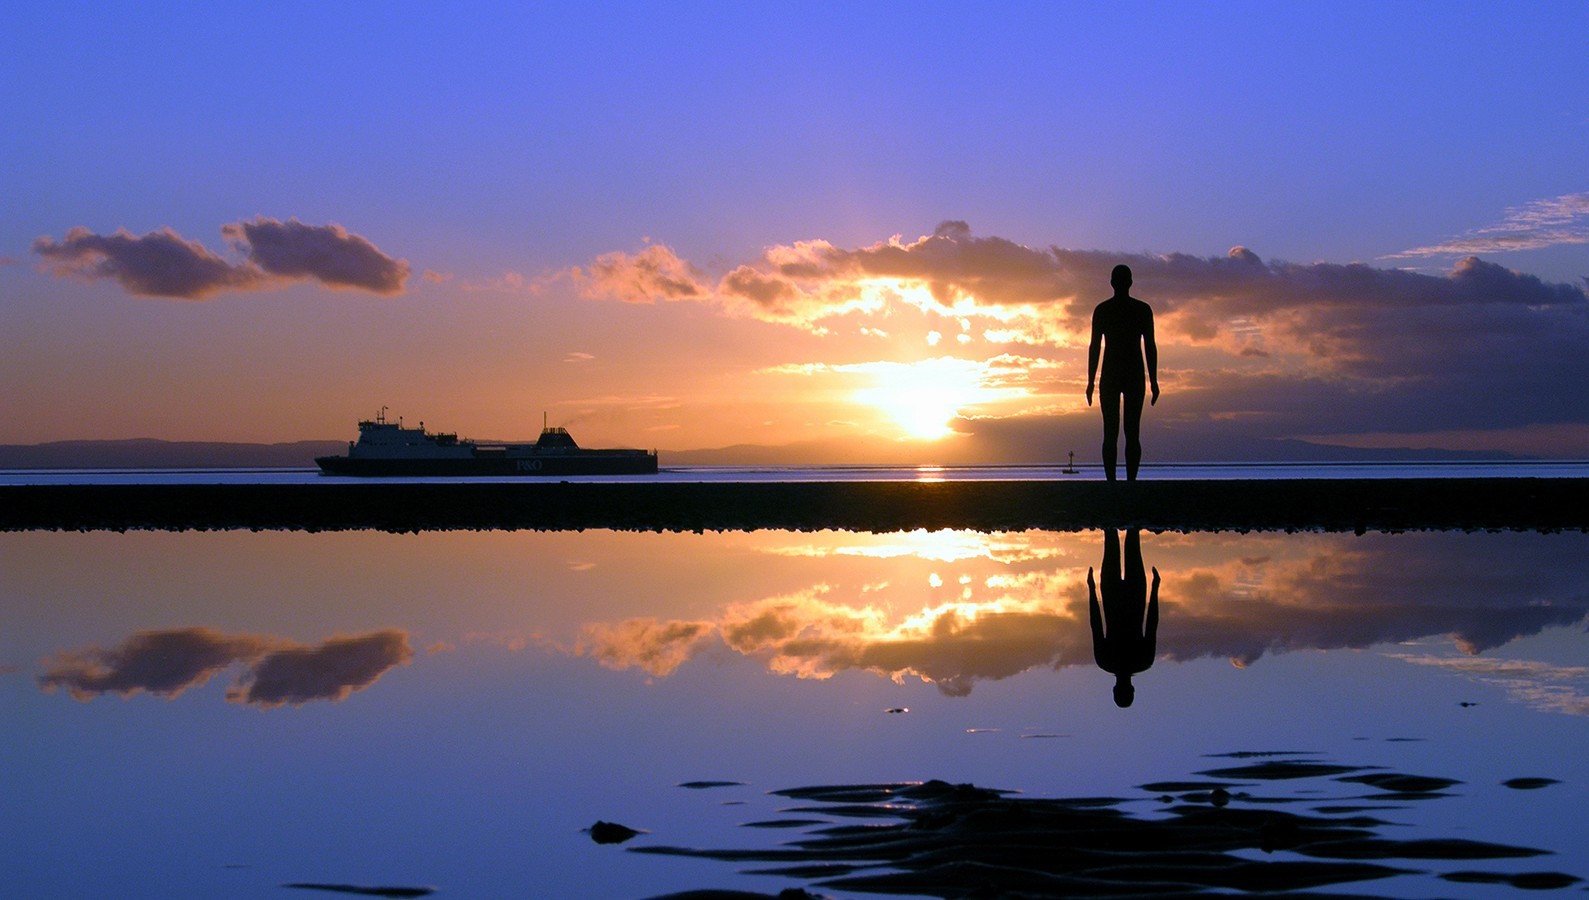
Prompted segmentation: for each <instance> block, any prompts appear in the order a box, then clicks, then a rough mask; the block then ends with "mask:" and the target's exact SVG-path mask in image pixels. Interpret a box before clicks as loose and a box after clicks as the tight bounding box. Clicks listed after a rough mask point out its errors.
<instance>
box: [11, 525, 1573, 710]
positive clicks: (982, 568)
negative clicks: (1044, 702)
mask: <svg viewBox="0 0 1589 900" xmlns="http://www.w3.org/2000/svg"><path fill="white" fill-rule="evenodd" d="M1100 537H1101V538H1102V542H1103V545H1104V549H1103V552H1102V561H1101V564H1100V565H1096V566H1095V565H1094V561H1096V560H1098V559H1099V556H1098V553H1099V551H1098V549H1097V547H1098V541H1099V538H1100ZM28 540H40V541H43V540H55V539H48V538H42V537H38V536H31V537H30V538H28ZM80 540H83V541H85V542H86V541H90V540H92V541H93V542H95V543H97V542H99V540H100V539H98V538H96V539H87V538H83V539H80ZM104 540H106V541H112V542H113V541H114V540H115V538H105V539H104ZM120 540H122V541H132V542H135V543H136V542H140V541H148V542H151V543H154V544H157V545H161V546H163V547H164V548H165V550H164V552H166V553H167V554H168V555H169V557H170V558H169V559H165V560H163V561H162V562H161V563H160V564H161V565H163V566H164V567H165V568H166V569H167V570H168V571H172V572H187V571H195V572H200V571H202V572H204V573H205V577H206V578H207V579H209V582H208V583H210V584H214V585H222V584H224V585H226V586H227V587H228V589H231V590H234V591H236V593H237V596H236V597H235V598H234V600H232V601H230V602H217V601H213V600H212V599H211V598H210V597H209V596H205V595H202V594H200V593H198V591H197V590H194V591H190V592H184V591H182V590H175V589H173V588H174V586H176V587H179V586H180V585H181V584H182V582H181V581H180V580H175V579H168V580H167V581H166V582H165V583H163V584H162V585H161V586H160V587H162V588H164V589H165V590H166V593H167V594H171V595H172V596H173V598H174V599H168V598H167V597H166V596H164V595H162V596H160V597H158V598H155V597H144V598H137V597H134V598H131V599H129V600H127V601H126V602H121V601H118V602H116V603H110V602H105V601H101V600H100V599H99V597H97V596H96V591H95V589H94V588H93V582H92V581H88V582H85V581H84V579H85V578H86V579H93V578H101V579H103V581H104V582H105V584H104V586H103V587H101V588H100V589H99V590H98V592H102V593H103V595H104V597H105V598H111V597H117V596H120V594H118V591H122V590H125V586H124V585H123V584H121V583H119V582H118V581H117V576H116V575H115V573H116V572H119V571H121V568H120V562H119V557H120V555H122V551H123V550H124V549H125V548H123V547H120V546H118V547H115V548H112V549H113V550H114V551H115V552H110V553H109V554H108V555H107V556H106V562H105V564H104V565H101V566H96V565H93V564H92V562H91V559H92V554H89V555H88V557H85V561H86V564H85V565H82V566H76V567H73V566H71V565H70V564H68V563H67V562H65V561H61V560H63V557H61V555H59V554H49V553H31V554H21V555H18V556H17V557H16V560H17V562H18V564H17V565H15V566H10V564H9V563H8V572H14V573H15V575H16V577H17V578H18V583H19V585H21V586H25V590H24V589H23V588H22V587H19V589H18V590H17V591H14V592H12V593H10V594H7V595H6V596H5V598H4V600H5V602H6V603H7V604H10V605H11V607H12V608H13V609H14V610H16V611H15V612H14V613H11V614H9V615H8V621H14V622H16V623H18V624H19V625H21V626H23V627H21V628H20V629H17V630H14V631H13V632H12V636H11V639H10V641H9V642H8V648H7V650H6V653H7V656H8V657H9V658H7V659H0V664H8V665H12V666H14V665H15V664H16V663H17V662H19V661H20V659H19V658H18V657H17V656H15V655H12V654H15V653H17V652H18V650H17V648H19V647H21V646H22V645H23V643H33V642H36V641H37V640H38V639H43V640H47V641H49V643H48V644H46V645H45V647H43V648H41V650H36V651H34V652H33V653H31V654H28V655H32V656H33V658H35V659H38V658H40V657H41V656H42V657H43V659H42V662H41V663H40V666H41V669H40V670H37V671H36V672H35V673H34V674H35V677H36V678H37V682H38V683H39V684H40V685H41V686H42V687H44V688H45V689H46V690H56V689H60V690H64V691H66V692H68V693H70V694H71V695H72V696H74V697H77V698H79V699H89V698H92V697H95V696H98V695H100V694H103V693H115V694H120V695H123V696H129V695H133V694H137V693H140V692H144V693H149V694H153V695H157V696H162V697H175V696H178V695H180V694H182V693H183V692H185V691H187V690H189V689H191V688H193V687H196V686H199V685H202V684H205V683H206V682H207V681H209V680H210V679H212V678H213V677H215V676H216V675H217V674H218V673H221V672H223V671H226V670H228V669H232V668H234V667H235V668H236V669H237V670H238V671H239V674H238V675H237V677H236V679H235V681H234V683H233V684H232V685H231V686H230V688H229V690H228V691H227V697H228V698H229V699H231V700H232V701H234V702H238V703H244V704H250V705H255V706H261V707H270V706H277V705H283V704H287V705H296V704H302V703H306V702H309V701H313V700H322V699H325V700H340V699H342V698H345V697H347V696H348V695H349V694H350V693H352V692H354V691H357V690H361V689H364V688H367V687H369V686H371V685H373V684H374V683H375V682H376V681H377V680H378V679H380V678H382V677H383V676H384V675H385V674H386V673H387V672H389V671H390V670H392V669H393V668H394V667H397V666H401V665H405V664H407V663H409V662H410V661H412V660H413V659H414V658H415V656H416V651H415V650H414V649H413V648H423V649H422V650H421V651H420V654H421V655H422V656H423V657H426V658H428V657H432V656H434V655H436V654H441V653H459V654H466V655H479V654H481V653H485V652H488V649H489V648H500V649H505V650H510V651H515V652H518V651H526V650H528V651H530V652H532V653H548V652H550V653H552V654H555V655H565V656H574V657H584V658H588V659H592V660H595V661H596V662H598V663H600V664H601V665H603V666H605V667H607V668H610V669H617V670H637V671H639V672H642V673H644V674H645V675H648V676H651V677H655V678H661V677H668V676H671V675H673V674H675V673H676V672H677V671H678V670H679V669H680V668H681V667H683V666H685V665H687V664H689V663H690V662H691V661H692V660H695V659H697V658H700V657H702V656H707V657H716V658H718V659H724V658H730V659H731V658H745V659H749V660H753V661H755V662H756V663H757V664H759V665H760V666H761V667H763V668H764V669H765V670H766V671H768V672H771V673H775V674H779V675H786V676H794V677H797V678H804V679H826V678H830V677H832V676H834V675H836V674H839V673H841V672H846V671H863V672H870V673H874V674H877V675H881V676H884V677H886V678H889V679H892V680H893V681H895V682H901V683H902V682H905V681H907V680H911V679H919V680H921V681H924V682H927V683H930V684H932V685H933V686H934V687H935V688H936V689H937V690H938V691H940V692H941V693H943V694H945V695H949V696H965V695H967V694H969V693H971V692H972V690H973V689H974V687H975V686H976V684H977V683H978V682H983V681H996V680H1001V679H1007V678H1010V677H1012V676H1014V675H1017V674H1019V673H1021V672H1025V671H1028V670H1033V669H1065V668H1069V667H1076V666H1094V665H1096V666H1097V667H1098V668H1101V669H1103V670H1104V671H1106V672H1109V673H1111V674H1113V675H1115V676H1116V679H1117V680H1116V689H1115V691H1114V696H1115V700H1116V702H1117V703H1118V704H1119V705H1121V706H1125V705H1129V704H1130V703H1131V702H1132V700H1133V697H1134V685H1133V682H1132V677H1133V676H1135V675H1137V674H1139V673H1141V672H1143V671H1145V670H1147V669H1148V668H1149V667H1150V666H1152V665H1153V664H1154V661H1155V660H1156V659H1157V660H1170V661H1189V660H1195V659H1202V658H1210V657H1213V658H1227V659H1229V660H1230V661H1231V663H1232V664H1234V665H1235V666H1237V667H1238V668H1245V667H1247V666H1249V665H1252V664H1254V663H1256V662H1257V661H1258V660H1260V659H1262V658H1263V657H1264V656H1266V655H1268V654H1273V653H1283V652H1288V651H1293V650H1304V649H1324V650H1328V649H1337V648H1352V649H1361V648H1367V647H1372V646H1375V645H1379V644H1387V643H1398V642H1409V641H1417V640H1421V639H1426V638H1436V637H1442V636H1449V638H1450V641H1451V645H1452V649H1453V650H1454V651H1455V654H1452V653H1451V652H1449V651H1448V652H1447V653H1446V654H1445V655H1442V654H1440V653H1433V652H1430V651H1431V650H1432V649H1438V648H1425V649H1424V650H1420V651H1419V652H1402V653H1401V654H1400V657H1401V658H1403V659H1405V660H1406V661H1407V662H1409V663H1420V664H1427V665H1430V666H1434V667H1438V668H1440V669H1444V670H1448V671H1454V672H1460V673H1465V674H1469V675H1472V676H1473V677H1480V678H1488V679H1490V680H1492V681H1498V680H1505V681H1506V682H1507V684H1508V685H1510V687H1509V690H1512V693H1513V695H1514V696H1517V697H1519V698H1520V699H1525V700H1527V701H1528V702H1530V703H1531V704H1532V705H1535V706H1541V707H1549V708H1554V709H1560V710H1563V711H1582V708H1581V703H1580V700H1581V697H1582V695H1583V694H1582V691H1581V690H1579V688H1578V687H1577V684H1578V682H1579V681H1581V680H1583V679H1582V678H1580V677H1579V676H1580V673H1579V672H1578V670H1577V669H1575V668H1572V667H1567V668H1565V669H1563V668H1561V667H1556V668H1550V669H1541V668H1539V667H1537V666H1535V667H1532V668H1528V670H1527V671H1526V672H1524V671H1522V670H1519V669H1518V668H1517V667H1516V666H1512V667H1510V668H1506V667H1505V666H1504V662H1505V661H1498V660H1491V659H1484V658H1480V657H1479V656H1478V655H1479V654H1482V653H1485V652H1486V651H1489V650H1492V649H1494V648H1496V647H1499V646H1501V645H1503V644H1506V643H1508V642H1510V641H1512V640H1515V639H1517V638H1519V637H1523V636H1526V635H1531V634H1535V633H1538V632H1539V631H1541V630H1542V629H1545V628H1547V627H1550V626H1561V625H1570V624H1573V623H1577V622H1580V621H1582V620H1584V619H1585V617H1586V615H1589V562H1586V561H1585V559H1584V556H1583V555H1582V554H1576V553H1565V554H1564V553H1563V552H1562V548H1563V547H1564V546H1566V545H1567V544H1569V543H1570V544H1571V545H1572V546H1573V547H1578V546H1580V543H1579V542H1577V540H1576V539H1575V538H1573V537H1572V536H1560V537H1557V538H1548V539H1546V538H1541V536H1537V535H1462V534H1433V535H1401V536H1395V535H1369V536H1365V537H1352V536H1347V535H1333V534H1301V535H1273V534H1271V535H1242V536H1235V535H1220V534H1194V535H1182V534H1158V535H1153V534H1150V535H1147V536H1144V535H1142V534H1141V532H1140V531H1137V530H1134V529H1133V530H1127V532H1126V534H1125V535H1124V541H1123V544H1122V542H1121V536H1120V535H1119V534H1118V533H1117V532H1113V531H1111V532H1106V533H1102V534H1100V533H1097V532H1094V533H1092V534H1071V533H1051V532H1013V533H993V534H987V533H979V532H969V531H938V532H925V531H918V532H905V533H896V534H881V535H873V534H853V533H845V532H818V533H812V534H795V533H788V532H759V533H752V534H732V535H728V534H724V535H708V536H693V535H633V534H621V533H611V532H606V533H600V532H598V533H587V534H583V535H502V534H496V535H479V536H462V535H445V536H440V535H438V536H425V537H423V538H407V539H404V538H393V537H390V536H380V535H334V536H333V535H321V536H287V535H277V536H271V537H269V538H254V539H253V542H250V538H249V536H246V535H243V536H237V535H215V536H198V535H187V536H177V535H164V536H143V537H139V538H132V537H123V538H121V539H120ZM311 541H313V542H314V543H310V542H311ZM394 541H403V542H404V546H403V547H402V548H401V552H395V548H390V547H373V546H364V545H367V544H386V543H391V542H394ZM1144 543H1147V544H1149V545H1150V546H1149V547H1148V548H1146V549H1147V550H1148V551H1149V552H1148V554H1147V555H1148V556H1150V557H1151V558H1152V559H1153V560H1154V562H1155V563H1156V565H1154V566H1153V567H1151V569H1150V568H1149V567H1148V566H1146V564H1145V563H1144V548H1143V546H1142V545H1143V544H1144ZM299 544H302V545H303V549H301V550H300V549H295V548H297V547H298V545H299ZM218 547H219V548H221V549H220V552H216V548H218ZM311 550H313V551H314V552H315V553H319V554H324V556H323V557H319V556H311V555H310V551H311ZM178 551H180V552H178ZM371 556H382V557H383V558H387V559H391V560H393V561H394V562H393V564H392V565H393V571H392V572H391V573H387V574H382V575H379V576H376V577H375V578H374V579H373V580H372V577H371V575H370V573H369V572H368V571H366V570H360V569H359V568H358V567H357V566H352V565H348V564H345V563H342V562H340V561H341V560H343V559H356V558H369V557H371ZM294 558H297V559H298V567H297V569H296V571H297V572H298V573H299V574H300V575H301V576H302V580H303V582H304V583H305V584H306V585H307V586H306V587H305V588H304V591H305V596H304V597H303V598H300V599H299V601H298V602H296V603H294V604H292V606H291V609H290V610H286V609H283V607H282V604H280V603H279V602H276V599H275V594H274V592H278V591H279V590H280V585H279V584H273V583H272V582H271V581H270V580H269V578H268V571H269V570H271V569H273V568H274V567H278V566H280V565H281V564H282V562H281V561H282V560H289V559H294ZM51 560H58V561H60V562H58V563H57V562H51ZM1161 567H1162V569H1163V572H1164V575H1163V576H1162V577H1161V576H1160V569H1161ZM57 568H58V569H59V571H56V569H57ZM211 570H213V571H211ZM1150 571H1151V573H1152V578H1151V582H1150V581H1149V578H1148V573H1149V572H1150ZM1089 582H1090V583H1089ZM1161 583H1162V586H1163V596H1162V597H1161V596H1160V585H1161ZM186 593H192V594H193V596H191V597H188V596H186ZM438 595H445V596H448V597H449V598H450V599H449V603H448V604H445V605H438V604H434V603H432V602H430V601H429V600H428V598H430V597H434V596H438ZM29 596H36V597H39V598H41V600H48V598H51V597H57V598H60V599H58V600H57V601H56V602H57V603H79V604H82V605H85V606H86V607H88V608H90V609H95V610H97V611H98V612H97V613H96V614H95V615H93V616H90V617H80V618H77V619H69V620H63V621H64V622H65V623H67V624H71V625H78V624H79V623H80V622H89V621H92V622H96V623H99V624H98V625H97V627H96V628H95V629H94V630H93V631H87V630H86V629H84V628H81V627H79V631H78V632H77V635H78V636H77V637H76V639H75V640H74V639H71V638H68V639H64V640H63V639H61V638H60V636H59V635H57V632H58V630H59V628H60V625H59V624H57V623H56V621H55V620H54V619H52V618H51V613H50V611H49V610H50V607H49V606H48V605H41V606H40V607H39V608H38V610H36V611H33V610H31V609H30V608H29V607H28V606H27V601H25V600H24V598H26V597H29ZM324 596H343V597H349V596H353V597H362V598H364V600H363V601H360V602H355V603H343V604H323V603H320V602H319V601H318V600H317V599H316V598H318V597H324ZM375 597H380V598H382V599H381V600H380V601H375V600H373V599H372V598H375ZM1083 598H1086V599H1085V600H1084V599H1083ZM173 604H174V605H175V606H176V607H180V608H191V609H193V610H201V611H202V612H197V613H194V614H193V615H192V617H191V618H187V620H186V622H184V621H183V619H182V618H181V617H176V621H175V622H174V623H173V624H174V625H175V626H177V627H169V628H164V629H156V630H150V629H148V628H147V624H148V623H147V620H145V621H141V622H140V621H137V620H136V619H137V617H138V616H140V615H142V614H141V613H140V612H139V610H140V609H141V608H145V607H147V608H161V609H167V608H171V607H173ZM311 610H313V611H311ZM278 611H280V612H278ZM288 612H290V614H291V618H288V617H287V616H286V615H284V614H285V613H288ZM162 615H163V616H165V617H166V618H168V619H170V618H173V616H172V615H170V614H169V613H165V614H162ZM199 615H202V616H203V618H201V619H199V621H201V622H202V621H210V622H215V621H217V620H220V621H222V623H223V624H226V625H228V626H230V627H227V628H224V629H217V628H210V627H195V626H193V625H190V624H188V623H190V622H192V621H193V619H194V618H198V616H199ZM1161 616H1162V617H1164V618H1166V619H1168V620H1169V621H1170V622H1172V623H1173V627H1171V628H1169V629H1166V630H1165V631H1164V633H1162V634H1161V633H1159V629H1158V620H1159V618H1160V617H1161ZM273 617H274V618H273ZM372 619H373V620H374V622H372V621H371V620H372ZM118 621H120V622H126V626H124V627H123V628H122V629H120V630H119V633H118V632H117V631H116V630H111V631H110V633H108V634H107V633H106V630H107V629H110V628H113V623H115V622H118ZM38 623H46V624H43V625H40V624H38ZM372 624H379V625H381V626H382V627H379V628H371V627H370V626H371V625H372ZM361 625H362V627H360V626H361ZM139 626H143V627H139ZM261 626H263V627H261ZM350 626H352V627H350ZM305 629H313V630H318V631H320V633H321V634H325V633H327V632H330V633H333V634H337V635H339V636H336V637H331V638H327V639H311V640H290V639H287V638H282V637H275V636H273V634H272V632H276V633H280V632H282V631H289V630H296V631H299V632H302V631H303V630H305ZM19 633H20V634H23V635H33V636H34V637H33V638H32V639H31V640H27V641H24V640H19V639H18V638H17V637H16V635H17V634H19ZM311 633H312V632H311ZM129 634H130V636H127V635H129ZM24 652H25V651H24ZM22 658H26V656H23V657H22ZM1463 660H1469V662H1466V663H1464V662H1462V661H1463ZM1495 666H1502V669H1501V670H1494V667H1495ZM1564 673H1565V674H1564ZM1552 685H1554V686H1552Z"/></svg>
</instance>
